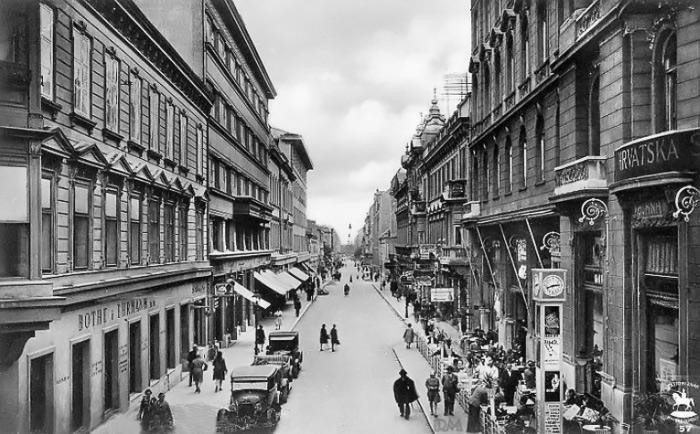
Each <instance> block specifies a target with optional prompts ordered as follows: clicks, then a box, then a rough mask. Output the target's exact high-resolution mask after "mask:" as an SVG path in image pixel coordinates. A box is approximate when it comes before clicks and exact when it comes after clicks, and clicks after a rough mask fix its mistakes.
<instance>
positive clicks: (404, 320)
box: [372, 283, 408, 324]
mask: <svg viewBox="0 0 700 434" xmlns="http://www.w3.org/2000/svg"><path fill="white" fill-rule="evenodd" d="M372 287H373V288H374V290H375V291H376V292H377V294H378V295H379V296H380V297H381V298H382V300H384V303H386V304H387V305H388V306H389V308H390V309H391V311H392V312H394V314H395V315H396V316H397V317H398V318H399V319H400V320H401V321H403V322H404V324H408V321H407V319H406V318H404V317H403V315H401V312H399V311H398V310H396V308H395V307H394V306H393V305H392V304H391V302H390V301H389V300H388V299H387V298H386V296H385V295H384V294H383V293H382V291H381V290H380V289H379V288H377V285H375V284H374V283H373V284H372Z"/></svg>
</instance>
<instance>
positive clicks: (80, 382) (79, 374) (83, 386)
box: [71, 340, 90, 431]
mask: <svg viewBox="0 0 700 434" xmlns="http://www.w3.org/2000/svg"><path fill="white" fill-rule="evenodd" d="M71 357H72V364H71V366H72V368H71V370H72V372H71V380H72V382H73V384H72V390H73V391H72V396H71V399H72V401H71V427H72V428H73V431H77V430H78V429H80V428H82V427H84V428H87V427H88V426H89V425H90V341H89V340H84V341H82V342H78V343H76V344H74V345H73V352H72V356H71Z"/></svg>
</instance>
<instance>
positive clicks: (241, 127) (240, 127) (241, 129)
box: [236, 117, 245, 142]
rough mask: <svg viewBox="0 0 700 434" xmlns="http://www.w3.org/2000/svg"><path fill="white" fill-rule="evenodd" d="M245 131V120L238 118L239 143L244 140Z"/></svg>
mask: <svg viewBox="0 0 700 434" xmlns="http://www.w3.org/2000/svg"><path fill="white" fill-rule="evenodd" d="M244 129H245V124H244V123H243V119H241V118H240V117H236V138H237V139H238V141H239V142H240V141H242V140H243V134H244V131H245V130H244Z"/></svg>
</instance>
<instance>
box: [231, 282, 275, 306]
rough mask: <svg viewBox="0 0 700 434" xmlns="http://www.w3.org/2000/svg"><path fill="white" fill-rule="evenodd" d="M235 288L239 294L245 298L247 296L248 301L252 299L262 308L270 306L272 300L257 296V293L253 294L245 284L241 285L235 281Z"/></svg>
mask: <svg viewBox="0 0 700 434" xmlns="http://www.w3.org/2000/svg"><path fill="white" fill-rule="evenodd" d="M233 290H234V291H236V292H237V293H238V294H239V295H241V296H242V297H243V298H245V299H246V300H248V301H252V302H253V303H256V302H257V304H258V306H260V307H261V308H263V310H264V309H267V308H268V307H270V302H269V301H267V300H265V299H264V298H262V297H260V296H258V297H256V296H255V294H253V293H252V292H251V291H250V290H249V289H248V288H246V287H245V286H243V285H241V284H240V283H238V282H235V283H234V284H233Z"/></svg>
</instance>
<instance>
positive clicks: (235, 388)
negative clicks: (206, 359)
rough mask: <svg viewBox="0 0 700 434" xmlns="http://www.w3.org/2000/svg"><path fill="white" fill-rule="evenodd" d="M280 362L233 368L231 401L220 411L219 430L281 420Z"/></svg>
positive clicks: (267, 424)
mask: <svg viewBox="0 0 700 434" xmlns="http://www.w3.org/2000/svg"><path fill="white" fill-rule="evenodd" d="M281 377H282V373H281V371H280V368H279V366H276V365H269V364H268V365H258V366H242V367H237V368H234V369H232V371H231V401H230V402H229V406H228V407H227V408H222V409H220V410H219V411H218V413H217V414H216V432H236V431H243V430H248V429H252V428H273V427H275V426H276V425H277V423H278V422H279V420H280V413H281V403H280V391H279V384H280V380H281Z"/></svg>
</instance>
